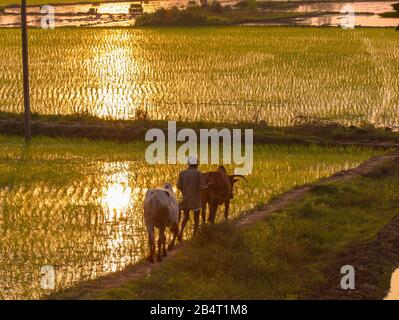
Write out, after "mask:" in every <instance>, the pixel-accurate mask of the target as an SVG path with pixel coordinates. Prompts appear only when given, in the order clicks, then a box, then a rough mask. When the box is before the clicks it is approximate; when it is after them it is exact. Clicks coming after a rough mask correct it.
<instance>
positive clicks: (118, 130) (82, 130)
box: [0, 118, 399, 149]
mask: <svg viewBox="0 0 399 320" xmlns="http://www.w3.org/2000/svg"><path fill="white" fill-rule="evenodd" d="M31 126H32V134H33V135H34V136H48V137H65V138H86V139H91V140H113V141H119V142H131V141H145V135H146V132H147V131H148V129H150V128H151V127H149V126H146V125H137V124H130V123H122V122H120V123H118V122H113V123H104V122H99V123H93V122H88V123H84V122H78V121H76V122H68V121H60V122H51V121H42V120H32V122H31ZM205 127H206V126H205ZM160 129H161V130H163V131H164V132H167V127H160ZM193 129H194V130H195V131H196V132H197V133H198V132H199V129H195V128H193ZM0 134H11V135H18V136H24V125H23V122H22V120H19V119H1V118H0ZM253 141H254V143H256V144H286V145H296V144H298V145H305V146H309V145H319V146H358V147H371V148H381V149H389V148H399V143H396V142H393V141H392V142H389V141H388V142H384V141H372V140H371V141H370V140H364V141H363V140H359V141H357V140H348V141H346V140H345V141H340V140H338V139H331V140H321V139H317V138H311V137H309V138H304V137H298V138H296V137H294V136H289V137H284V136H271V135H267V134H260V133H256V131H255V132H254V138H253Z"/></svg>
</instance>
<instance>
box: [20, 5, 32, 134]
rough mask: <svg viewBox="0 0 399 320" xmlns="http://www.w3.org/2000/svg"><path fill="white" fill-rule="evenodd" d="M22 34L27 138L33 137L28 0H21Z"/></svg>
mask: <svg viewBox="0 0 399 320" xmlns="http://www.w3.org/2000/svg"><path fill="white" fill-rule="evenodd" d="M21 31H22V32H21V35H22V69H23V85H24V125H25V140H26V141H30V140H31V139H32V130H31V124H30V93H29V53H28V26H27V22H26V0H21Z"/></svg>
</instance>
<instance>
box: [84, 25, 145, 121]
mask: <svg viewBox="0 0 399 320" xmlns="http://www.w3.org/2000/svg"><path fill="white" fill-rule="evenodd" d="M99 41H100V45H99V48H98V50H95V51H94V52H93V54H94V57H93V61H94V63H93V64H91V67H90V71H91V73H93V76H94V78H95V79H96V84H97V88H96V94H95V96H96V99H94V100H93V101H92V103H94V104H95V107H94V108H95V110H96V111H95V113H96V115H97V116H98V117H101V118H105V119H108V118H112V119H128V118H130V117H132V115H134V112H135V109H136V108H137V107H139V106H140V105H141V103H142V100H143V99H144V96H143V90H142V89H141V88H140V87H139V85H138V83H137V82H136V79H137V78H138V77H139V74H140V70H139V67H138V62H137V61H136V56H135V55H136V52H135V51H134V50H133V49H132V48H131V47H130V46H126V45H120V44H121V43H128V42H130V41H133V39H131V35H130V34H128V33H124V34H116V33H105V34H104V36H103V37H102V38H100V39H99Z"/></svg>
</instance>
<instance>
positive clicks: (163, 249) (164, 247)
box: [162, 233, 168, 257]
mask: <svg viewBox="0 0 399 320" xmlns="http://www.w3.org/2000/svg"><path fill="white" fill-rule="evenodd" d="M162 237H163V243H162V256H163V257H166V256H167V255H168V251H167V250H166V236H165V233H163V235H162Z"/></svg>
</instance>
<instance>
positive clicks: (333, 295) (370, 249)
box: [305, 216, 399, 300]
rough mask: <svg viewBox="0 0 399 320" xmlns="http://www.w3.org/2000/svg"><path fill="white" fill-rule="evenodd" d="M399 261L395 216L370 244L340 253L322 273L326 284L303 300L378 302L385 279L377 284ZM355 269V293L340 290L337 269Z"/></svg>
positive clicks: (386, 283)
mask: <svg viewBox="0 0 399 320" xmlns="http://www.w3.org/2000/svg"><path fill="white" fill-rule="evenodd" d="M398 260H399V216H396V217H395V218H394V219H392V221H391V222H390V223H388V224H387V225H385V226H384V227H383V228H382V229H381V230H380V231H379V232H378V235H377V238H376V239H375V240H373V241H371V242H367V243H362V244H359V245H356V246H353V247H351V248H349V249H347V250H345V251H344V252H341V253H340V254H339V255H338V256H337V257H336V260H335V261H334V262H333V263H332V264H331V266H330V267H329V268H328V269H327V270H326V271H325V275H326V278H327V281H325V282H324V283H323V284H322V285H320V286H317V287H315V288H313V289H312V290H311V293H310V294H308V295H306V296H305V299H315V300H381V299H382V298H383V297H384V296H385V294H386V293H385V291H384V288H388V287H389V280H390V279H384V281H383V282H384V283H381V280H380V278H381V275H382V274H384V273H387V272H388V271H389V273H392V272H393V271H394V268H392V266H393V265H394V264H395V263H397V261H398ZM344 265H351V266H353V268H354V269H355V290H342V289H341V287H340V282H341V277H342V276H343V275H342V274H341V273H340V270H341V267H342V266H344Z"/></svg>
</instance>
